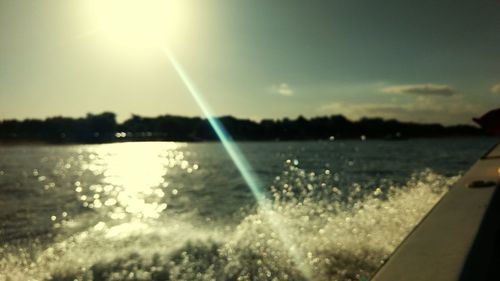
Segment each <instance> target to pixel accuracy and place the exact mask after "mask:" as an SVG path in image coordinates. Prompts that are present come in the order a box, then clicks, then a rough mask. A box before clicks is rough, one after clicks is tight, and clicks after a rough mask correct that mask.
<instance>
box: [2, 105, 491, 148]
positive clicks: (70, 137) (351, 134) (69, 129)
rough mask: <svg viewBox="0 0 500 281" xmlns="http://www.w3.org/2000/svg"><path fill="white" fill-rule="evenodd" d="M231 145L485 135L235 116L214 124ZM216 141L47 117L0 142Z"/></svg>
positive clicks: (207, 130)
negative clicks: (223, 130) (225, 135)
mask: <svg viewBox="0 0 500 281" xmlns="http://www.w3.org/2000/svg"><path fill="white" fill-rule="evenodd" d="M217 119H218V120H219V121H220V123H222V124H223V125H224V127H225V128H226V130H227V132H228V133H229V134H230V135H231V136H232V138H233V139H235V140H240V141H267V140H322V139H331V138H335V139H349V138H360V137H362V136H364V137H366V138H378V139H406V138H417V137H453V136H480V135H485V133H484V132H483V131H481V129H479V128H478V127H474V126H470V125H455V126H443V125H441V124H420V123H413V122H400V121H397V120H384V119H381V118H362V119H360V120H358V121H351V120H349V119H347V118H345V117H344V116H342V115H331V116H320V117H312V118H305V117H303V116H299V117H297V118H295V119H289V118H283V119H276V120H274V119H263V120H261V121H253V120H249V119H239V118H235V117H233V116H222V117H219V118H217ZM216 139H217V136H216V135H215V133H214V131H213V130H212V128H211V126H210V124H209V122H208V120H207V119H206V118H200V117H183V116H174V115H163V116H158V117H142V116H139V115H132V117H130V118H129V119H127V120H125V121H124V122H122V123H118V122H117V121H116V115H115V114H114V113H112V112H104V113H101V114H87V115H86V116H85V117H82V118H68V117H51V118H47V119H45V120H40V119H26V120H3V121H0V141H2V142H47V143H106V142H115V141H146V140H148V141H151V140H155V141H156V140H158V141H160V140H161V141H213V140H216Z"/></svg>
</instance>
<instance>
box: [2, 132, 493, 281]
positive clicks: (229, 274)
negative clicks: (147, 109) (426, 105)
mask: <svg viewBox="0 0 500 281" xmlns="http://www.w3.org/2000/svg"><path fill="white" fill-rule="evenodd" d="M494 142H495V140H494V139H459V140H445V139H436V140H425V139H422V140H410V141H391V142H389V141H370V140H368V141H325V142H266V143H240V145H241V148H242V150H243V152H244V153H245V154H246V155H247V157H248V158H249V162H250V163H251V164H252V165H253V166H254V167H255V170H256V172H257V174H258V176H259V177H260V178H261V180H262V182H263V183H264V184H265V186H266V187H267V193H268V194H267V195H268V197H269V198H271V200H272V206H271V208H270V209H260V208H259V207H258V206H257V204H256V203H255V200H254V198H253V196H252V194H251V192H250V190H249V189H248V188H247V186H246V185H245V183H244V181H243V180H242V179H241V177H240V175H239V173H238V171H237V170H236V168H235V167H234V165H233V164H232V162H231V160H230V159H229V158H228V156H227V155H226V153H225V152H224V149H223V148H222V147H221V145H220V144H217V143H199V144H191V143H190V144H186V143H162V142H150V143H116V144H103V145H67V146H48V145H47V146H5V147H0V243H1V245H0V280H65V281H66V280H94V281H97V280H305V279H306V278H305V276H304V271H303V270H300V268H299V267H307V270H308V271H310V272H312V274H313V276H311V277H310V279H313V280H367V278H368V277H369V276H370V274H372V273H373V272H374V271H375V270H376V269H377V268H378V266H379V265H380V264H381V263H382V262H383V261H384V260H385V259H386V258H387V257H388V256H389V255H390V254H391V252H392V251H393V250H394V249H395V247H396V246H397V245H398V244H399V243H400V242H401V240H402V239H403V238H404V237H405V235H406V234H407V233H408V232H409V231H410V230H411V229H412V228H413V227H414V225H415V224H416V223H418V221H419V220H420V219H421V218H422V217H423V216H424V215H425V214H426V212H427V211H428V210H429V209H430V208H431V207H432V206H433V205H434V204H435V203H436V202H437V201H438V200H439V198H441V196H442V195H443V194H444V193H445V192H446V191H447V189H448V188H449V187H450V185H452V184H453V183H454V182H455V181H456V180H457V179H458V178H459V176H460V174H461V173H463V172H464V171H466V170H467V169H468V168H469V167H470V166H471V165H472V164H473V163H474V161H475V160H476V159H477V158H478V157H480V156H481V155H482V154H483V153H484V152H485V151H486V150H487V149H488V148H489V147H490V146H491V145H493V143H494ZM276 226H279V227H280V230H283V231H284V232H285V233H286V236H285V237H286V240H287V241H283V238H284V237H283V235H278V234H277V233H276V232H275V227H276ZM292 255H296V256H298V257H300V261H301V264H300V265H299V264H297V259H296V258H294V257H292Z"/></svg>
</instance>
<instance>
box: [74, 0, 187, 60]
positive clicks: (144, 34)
mask: <svg viewBox="0 0 500 281" xmlns="http://www.w3.org/2000/svg"><path fill="white" fill-rule="evenodd" d="M177 2H178V1H174V0H88V1H83V5H84V9H83V11H84V18H85V19H84V20H85V22H86V24H87V25H90V26H91V28H92V29H93V30H95V33H96V36H98V37H99V40H98V41H99V42H101V43H103V44H104V45H106V46H107V47H111V48H112V49H114V50H120V51H139V52H143V51H144V50H145V49H152V48H158V47H159V46H161V45H163V44H164V43H165V41H166V40H167V37H169V36H168V35H169V33H170V32H171V31H172V29H173V28H177V26H178V25H179V20H178V19H179V15H178V14H179V11H178V9H176V6H179V5H177V4H175V3H177ZM174 4H175V5H174ZM174 14H177V15H174ZM172 32H173V31H172Z"/></svg>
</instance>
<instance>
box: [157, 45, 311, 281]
mask: <svg viewBox="0 0 500 281" xmlns="http://www.w3.org/2000/svg"><path fill="white" fill-rule="evenodd" d="M164 52H165V55H166V56H167V58H168V59H169V60H170V63H171V64H172V66H173V67H174V69H175V71H176V72H177V74H178V75H179V77H180V78H181V80H182V82H183V83H184V85H185V86H186V88H187V89H188V91H189V93H190V94H191V96H192V97H193V99H194V100H195V101H196V104H197V105H198V106H199V108H200V109H201V111H202V112H203V115H204V116H205V117H206V118H207V119H208V122H209V123H210V126H212V128H213V130H214V131H215V133H216V134H217V137H218V138H219V139H220V141H221V143H222V145H223V147H224V149H225V150H226V151H227V153H228V154H229V157H231V160H232V161H233V162H234V164H235V165H236V168H237V169H238V171H239V172H240V174H241V176H242V177H243V179H244V180H245V182H246V184H247V185H248V187H250V190H251V191H252V193H253V195H254V197H255V199H256V200H257V204H258V205H259V207H260V208H261V209H262V210H263V211H264V213H265V214H266V219H267V220H268V221H269V223H270V225H271V226H272V228H273V231H274V232H276V234H277V235H278V236H279V238H280V240H281V242H282V243H283V244H284V245H285V247H286V249H288V253H289V254H290V256H291V258H292V259H293V261H294V263H295V264H296V265H297V268H298V269H299V270H300V272H301V273H302V274H303V275H304V277H306V278H307V279H309V280H310V279H312V278H311V277H312V274H311V270H310V268H309V266H308V265H307V264H306V262H305V261H306V260H307V259H306V258H305V255H304V254H303V251H301V249H299V247H297V246H296V243H294V241H293V240H294V237H292V235H290V234H289V233H287V232H286V229H285V228H284V227H283V224H282V219H281V218H280V217H279V215H278V214H277V213H276V212H274V211H273V210H272V208H271V204H270V201H269V200H268V199H267V198H266V193H265V191H264V189H263V186H262V183H261V182H260V180H259V178H258V177H257V175H256V174H255V172H254V170H253V169H252V166H251V165H250V163H249V162H248V160H247V159H246V158H245V156H244V154H243V153H242V152H241V150H240V149H239V147H238V146H237V145H236V143H235V142H234V140H233V139H232V137H231V135H230V134H229V133H228V132H227V131H226V129H225V128H224V125H223V124H222V123H221V122H220V121H219V120H218V119H217V118H216V117H215V116H214V114H213V112H212V110H211V108H210V106H209V104H208V103H207V102H206V101H205V99H204V98H203V95H202V94H201V92H200V91H199V90H198V89H197V87H196V86H195V84H194V83H193V82H192V81H191V79H190V78H189V76H188V75H187V73H186V71H184V69H183V68H182V66H181V64H180V63H179V62H178V61H177V60H176V58H175V56H174V54H173V53H172V52H171V51H170V50H169V49H167V48H165V49H164Z"/></svg>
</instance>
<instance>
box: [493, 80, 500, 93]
mask: <svg viewBox="0 0 500 281" xmlns="http://www.w3.org/2000/svg"><path fill="white" fill-rule="evenodd" d="M491 92H492V93H493V94H496V93H500V83H498V84H495V85H493V86H491Z"/></svg>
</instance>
